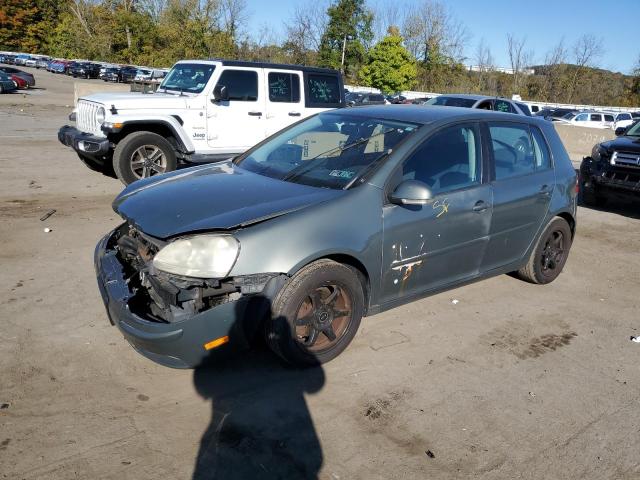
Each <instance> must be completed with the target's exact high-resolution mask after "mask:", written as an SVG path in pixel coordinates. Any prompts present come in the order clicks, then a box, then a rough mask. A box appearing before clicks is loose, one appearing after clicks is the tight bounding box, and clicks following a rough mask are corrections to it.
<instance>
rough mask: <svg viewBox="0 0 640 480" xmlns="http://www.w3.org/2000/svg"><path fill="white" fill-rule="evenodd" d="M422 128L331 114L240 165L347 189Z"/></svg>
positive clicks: (288, 133) (249, 155) (305, 124)
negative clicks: (400, 143)
mask: <svg viewBox="0 0 640 480" xmlns="http://www.w3.org/2000/svg"><path fill="white" fill-rule="evenodd" d="M417 129H418V125H416V124H412V123H406V122H397V121H393V120H383V119H377V118H368V117H359V116H355V115H354V116H351V115H348V114H343V113H337V112H326V113H321V114H319V115H315V116H314V117H311V118H309V119H308V120H305V121H303V122H302V123H299V124H297V125H295V126H293V127H291V128H288V129H286V130H284V131H282V132H281V133H280V134H279V135H277V136H275V137H274V138H272V139H271V140H269V141H268V142H266V143H264V144H262V145H260V146H259V147H256V148H254V149H252V150H249V151H248V152H247V153H246V154H244V155H242V156H240V157H238V158H237V159H236V160H235V163H236V165H238V166H240V167H241V168H243V169H246V170H249V171H251V172H254V173H258V174H260V175H265V176H267V177H271V178H277V179H280V180H284V181H287V182H293V183H301V184H305V185H310V186H315V187H323V188H333V189H344V188H348V187H349V186H351V185H353V184H354V183H355V182H356V181H357V180H358V179H359V178H361V177H362V176H363V175H365V174H366V173H367V172H370V171H371V170H372V169H373V168H375V166H376V165H377V164H378V163H379V162H380V161H381V160H382V159H383V158H385V157H386V155H387V154H388V153H390V152H391V150H392V149H393V148H395V147H396V145H398V143H399V142H401V141H403V140H404V139H406V138H407V137H409V136H410V135H411V134H412V133H413V132H415V131H416V130H417Z"/></svg>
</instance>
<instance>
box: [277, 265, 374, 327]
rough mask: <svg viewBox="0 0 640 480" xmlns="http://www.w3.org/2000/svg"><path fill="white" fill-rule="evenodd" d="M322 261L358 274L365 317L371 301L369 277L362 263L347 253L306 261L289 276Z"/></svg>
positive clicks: (297, 266)
mask: <svg viewBox="0 0 640 480" xmlns="http://www.w3.org/2000/svg"><path fill="white" fill-rule="evenodd" d="M323 259H327V260H333V261H334V262H336V263H341V264H343V265H348V266H350V267H352V268H354V269H355V270H356V271H357V272H358V280H360V283H361V285H362V292H363V294H364V315H365V316H366V315H367V313H368V311H369V307H370V305H369V302H370V301H371V293H372V292H371V276H370V275H369V272H368V270H367V267H365V265H364V263H362V262H361V261H360V260H359V259H358V258H357V257H355V256H354V255H351V254H348V253H326V254H323V255H320V256H318V257H315V258H312V259H307V260H306V261H304V262H301V263H299V264H298V265H296V267H295V268H294V269H292V271H291V272H289V276H293V275H295V274H296V273H297V272H299V271H300V270H302V269H303V268H304V267H306V266H307V265H309V264H311V263H313V262H317V261H318V260H323Z"/></svg>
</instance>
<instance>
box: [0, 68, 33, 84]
mask: <svg viewBox="0 0 640 480" xmlns="http://www.w3.org/2000/svg"><path fill="white" fill-rule="evenodd" d="M0 73H4V74H5V75H7V76H9V78H10V79H11V80H12V81H13V82H15V84H16V88H20V89H25V88H30V87H35V85H36V79H35V77H34V76H33V75H32V74H31V73H29V72H25V71H22V70H20V69H18V68H15V67H6V66H4V65H0Z"/></svg>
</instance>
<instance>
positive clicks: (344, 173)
mask: <svg viewBox="0 0 640 480" xmlns="http://www.w3.org/2000/svg"><path fill="white" fill-rule="evenodd" d="M355 174H356V172H351V171H349V170H331V172H329V175H330V176H332V177H338V178H346V179H350V178H352V177H353V176H354V175H355Z"/></svg>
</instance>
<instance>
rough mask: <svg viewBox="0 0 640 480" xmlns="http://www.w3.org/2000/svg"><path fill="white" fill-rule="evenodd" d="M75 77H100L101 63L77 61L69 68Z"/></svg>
mask: <svg viewBox="0 0 640 480" xmlns="http://www.w3.org/2000/svg"><path fill="white" fill-rule="evenodd" d="M69 72H70V73H71V75H73V77H74V78H75V77H82V78H98V75H100V65H98V64H97V63H88V62H87V63H76V64H75V65H74V66H73V67H71V68H70V69H69Z"/></svg>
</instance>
